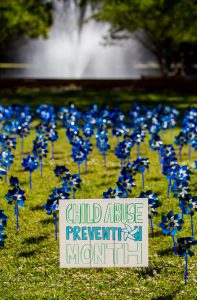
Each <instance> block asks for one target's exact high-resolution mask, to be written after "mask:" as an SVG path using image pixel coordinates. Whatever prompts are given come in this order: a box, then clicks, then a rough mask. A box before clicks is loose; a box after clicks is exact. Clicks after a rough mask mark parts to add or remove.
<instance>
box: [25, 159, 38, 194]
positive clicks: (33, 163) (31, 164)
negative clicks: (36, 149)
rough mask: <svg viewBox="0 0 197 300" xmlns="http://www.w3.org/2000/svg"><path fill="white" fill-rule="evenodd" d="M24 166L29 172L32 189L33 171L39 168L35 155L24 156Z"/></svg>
mask: <svg viewBox="0 0 197 300" xmlns="http://www.w3.org/2000/svg"><path fill="white" fill-rule="evenodd" d="M22 166H23V167H24V169H25V171H28V172H29V186H30V189H32V172H33V171H34V170H37V169H38V162H37V160H36V157H35V156H30V155H28V156H27V157H26V158H23V161H22Z"/></svg>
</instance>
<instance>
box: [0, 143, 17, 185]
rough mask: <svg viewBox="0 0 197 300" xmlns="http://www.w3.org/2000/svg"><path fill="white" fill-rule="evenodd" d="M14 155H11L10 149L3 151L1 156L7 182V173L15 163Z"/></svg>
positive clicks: (0, 160) (0, 159)
mask: <svg viewBox="0 0 197 300" xmlns="http://www.w3.org/2000/svg"><path fill="white" fill-rule="evenodd" d="M13 158H14V155H13V154H12V153H11V151H10V150H9V149H3V150H2V152H1V154H0V165H1V166H2V167H5V169H6V174H5V180H6V181H7V173H8V170H9V168H10V166H11V164H12V162H13Z"/></svg>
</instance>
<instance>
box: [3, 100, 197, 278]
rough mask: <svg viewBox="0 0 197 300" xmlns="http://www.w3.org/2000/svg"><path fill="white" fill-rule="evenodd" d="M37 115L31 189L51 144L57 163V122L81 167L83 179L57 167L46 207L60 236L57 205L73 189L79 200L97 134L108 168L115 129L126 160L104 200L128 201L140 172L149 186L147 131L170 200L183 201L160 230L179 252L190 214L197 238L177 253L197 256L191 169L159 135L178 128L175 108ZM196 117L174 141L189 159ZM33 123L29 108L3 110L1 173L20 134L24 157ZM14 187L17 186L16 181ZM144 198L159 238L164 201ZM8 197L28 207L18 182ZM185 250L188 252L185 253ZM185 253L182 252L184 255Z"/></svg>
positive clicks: (28, 164) (26, 163) (28, 162)
mask: <svg viewBox="0 0 197 300" xmlns="http://www.w3.org/2000/svg"><path fill="white" fill-rule="evenodd" d="M36 113H37V115H38V117H39V118H40V123H39V124H38V125H37V126H36V132H37V134H38V136H37V137H36V139H35V140H34V142H33V149H32V155H29V156H28V157H26V158H24V159H23V162H22V165H23V167H24V168H25V170H26V171H28V172H29V174H30V187H31V188H32V172H33V171H34V170H36V169H38V168H40V172H41V176H42V174H43V158H44V157H46V156H47V153H48V141H50V142H51V144H52V147H51V148H52V154H51V158H52V159H54V142H55V141H57V139H58V134H57V121H58V120H60V121H61V123H62V126H63V127H64V128H65V131H66V136H67V138H68V141H69V143H70V145H71V147H72V154H71V156H72V158H73V160H74V161H75V162H76V163H77V164H78V175H76V174H75V175H71V174H70V172H69V171H68V170H67V169H65V167H57V169H56V172H55V174H56V176H58V177H60V178H61V179H62V187H61V188H56V189H54V190H53V193H52V194H51V195H50V196H49V199H48V201H47V203H46V205H45V207H46V211H47V213H48V214H52V215H53V218H54V224H55V237H56V238H57V230H58V229H57V220H58V202H59V200H60V199H68V198H69V197H70V193H71V191H72V193H73V198H75V192H76V189H77V188H79V187H80V173H81V171H80V166H81V164H82V163H83V162H85V169H86V172H87V171H88V155H89V154H90V153H91V151H92V143H91V138H92V136H93V135H94V136H95V138H96V147H97V148H98V150H99V152H101V153H102V154H103V160H104V166H105V167H106V165H107V160H106V156H107V151H108V150H109V149H110V144H109V138H108V136H109V132H110V130H111V133H112V135H113V136H116V138H117V146H116V148H115V155H116V156H117V157H118V158H119V159H120V161H121V171H120V176H119V178H118V181H117V183H116V184H117V187H116V188H115V189H112V188H110V189H109V190H108V191H107V192H106V193H104V195H103V196H104V198H117V197H118V198H123V197H124V198H127V197H128V196H129V193H130V192H131V188H132V187H133V186H135V184H134V176H135V174H136V173H140V174H141V176H142V188H143V189H144V188H145V180H144V172H145V170H146V169H148V167H149V160H148V158H142V157H141V156H140V155H141V144H142V143H143V142H144V140H145V137H146V135H147V133H149V134H150V140H149V145H150V148H151V149H152V150H154V151H157V153H158V157H159V161H160V166H161V168H162V173H163V175H165V176H166V178H167V180H168V196H169V197H170V194H171V193H173V194H174V197H175V198H176V199H178V201H179V202H178V205H179V207H180V209H181V215H180V214H177V215H174V213H173V212H169V213H168V214H167V215H166V216H163V218H162V222H161V223H160V227H161V228H162V231H163V233H164V234H168V235H170V236H172V240H173V244H174V251H175V254H176V253H177V243H176V241H175V238H174V237H175V234H176V233H177V232H178V231H180V230H182V225H183V222H184V220H183V217H184V215H190V219H191V231H192V236H191V238H190V237H188V238H185V239H183V238H182V240H181V239H178V249H179V251H178V252H179V254H180V255H183V253H184V256H185V258H186V260H187V259H188V255H192V252H191V251H190V246H191V245H192V244H193V243H195V240H194V220H193V215H194V212H195V211H196V208H197V204H196V197H194V196H192V195H190V194H189V180H190V171H189V169H188V167H187V166H180V165H179V164H178V162H177V158H176V154H175V150H174V148H173V146H172V145H164V144H163V141H162V139H161V137H160V136H162V135H163V132H164V131H165V130H166V129H171V130H173V128H174V127H175V125H176V122H177V117H178V111H177V110H176V109H174V108H173V107H167V106H163V105H158V106H156V107H154V108H147V107H145V106H140V105H138V104H134V105H133V107H132V109H131V110H130V112H129V118H128V119H127V118H126V117H127V116H125V115H124V114H123V113H122V112H121V111H120V110H119V109H118V108H113V109H107V108H106V107H101V108H99V107H98V106H97V105H93V106H91V107H90V108H89V109H87V110H86V111H85V112H81V111H80V110H79V109H78V108H77V107H76V106H75V105H74V104H73V103H71V104H69V105H68V106H67V107H61V108H60V109H56V108H55V107H54V106H50V105H40V106H39V108H38V109H37V110H36ZM196 116H197V111H196V109H195V108H190V109H188V110H187V111H186V113H185V115H184V118H183V122H182V129H181V132H180V136H178V137H176V138H175V143H176V144H177V145H178V146H179V154H181V153H182V147H183V145H186V144H188V145H189V148H188V149H189V150H188V153H189V157H190V156H191V147H193V148H194V150H196V140H197V134H196V128H197V127H196V125H197V124H196V119H197V117H196ZM32 120H33V112H32V110H31V108H30V107H28V106H22V107H20V106H13V107H9V108H5V107H3V106H1V107H0V123H1V127H2V130H3V131H4V133H2V134H1V136H0V145H1V147H2V152H1V155H0V164H1V166H2V167H3V168H4V169H1V170H0V174H1V175H5V174H7V171H8V169H9V167H10V165H11V163H12V162H13V158H14V156H13V154H12V152H11V151H12V149H14V148H15V147H16V136H17V135H19V136H20V138H21V153H23V145H24V137H26V136H27V134H28V133H29V128H30V124H31V122H32ZM12 135H14V137H12ZM134 145H136V148H137V159H136V160H135V161H133V162H132V163H130V157H131V149H132V148H133V147H134ZM181 156H182V154H181ZM180 158H181V157H180ZM10 185H11V186H12V183H11V182H10ZM20 197H21V198H20ZM140 197H146V198H148V200H149V219H150V226H151V231H152V235H153V236H154V227H153V215H154V214H156V212H157V210H156V209H157V207H158V206H159V205H160V202H159V201H158V197H157V195H156V194H154V193H153V192H152V191H147V192H143V193H141V194H140ZM6 198H7V199H8V203H10V204H11V203H13V201H15V199H23V200H21V201H22V202H23V203H24V200H25V198H24V193H23V191H22V190H20V188H19V184H18V187H16V186H14V189H13V190H10V191H9V192H8V196H7V195H6ZM12 199H14V200H12ZM17 201H18V200H17ZM22 202H21V203H22ZM17 203H18V204H17ZM16 204H17V205H16ZM18 205H21V204H19V202H16V203H15V215H16V225H17V224H18V216H19V209H18ZM181 245H182V246H181ZM185 245H187V247H186V246H185ZM184 247H186V248H187V250H184V249H185V248H184ZM181 249H182V250H183V251H182V252H181ZM186 273H187V272H186ZM185 278H186V279H185V281H187V276H186V277H185Z"/></svg>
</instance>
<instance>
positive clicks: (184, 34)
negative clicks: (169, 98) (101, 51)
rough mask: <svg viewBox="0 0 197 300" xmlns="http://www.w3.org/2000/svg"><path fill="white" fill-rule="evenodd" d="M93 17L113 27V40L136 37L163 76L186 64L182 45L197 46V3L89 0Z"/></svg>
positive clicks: (190, 0)
mask: <svg viewBox="0 0 197 300" xmlns="http://www.w3.org/2000/svg"><path fill="white" fill-rule="evenodd" d="M84 2H91V3H93V4H95V3H96V4H97V6H96V10H95V13H94V14H93V18H95V19H96V20H97V21H106V22H109V23H110V24H111V28H110V32H109V36H110V38H112V39H124V38H129V37H135V38H136V39H137V40H138V41H139V42H140V43H141V44H142V45H143V46H144V47H145V48H147V49H148V50H149V51H151V52H152V54H153V55H154V56H155V58H156V60H157V62H158V64H159V66H160V71H161V74H162V75H163V76H165V75H168V74H169V72H170V71H172V70H176V69H177V70H178V68H180V67H181V66H183V65H184V62H185V60H186V59H185V55H186V52H184V51H183V49H185V48H184V47H182V45H183V44H185V43H186V44H190V45H194V49H196V44H197V32H196V25H197V1H196V0H101V1H98V0H90V1H85V0H83V4H84Z"/></svg>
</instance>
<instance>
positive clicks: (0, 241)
mask: <svg viewBox="0 0 197 300" xmlns="http://www.w3.org/2000/svg"><path fill="white" fill-rule="evenodd" d="M7 220H8V217H7V216H6V215H5V214H4V210H0V248H4V241H5V239H6V238H7V236H6V235H5V234H4V229H5V227H6V226H7Z"/></svg>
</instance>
